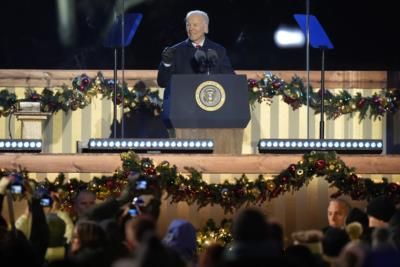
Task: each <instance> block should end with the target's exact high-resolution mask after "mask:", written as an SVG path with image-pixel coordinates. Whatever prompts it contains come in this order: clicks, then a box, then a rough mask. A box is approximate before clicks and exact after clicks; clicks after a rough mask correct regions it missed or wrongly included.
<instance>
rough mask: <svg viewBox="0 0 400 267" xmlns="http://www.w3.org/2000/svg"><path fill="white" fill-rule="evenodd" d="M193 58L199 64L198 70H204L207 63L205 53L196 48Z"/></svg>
mask: <svg viewBox="0 0 400 267" xmlns="http://www.w3.org/2000/svg"><path fill="white" fill-rule="evenodd" d="M194 59H195V60H196V62H197V63H198V64H199V70H200V72H205V67H206V63H207V56H206V53H205V52H204V51H203V50H201V49H196V52H195V53H194Z"/></svg>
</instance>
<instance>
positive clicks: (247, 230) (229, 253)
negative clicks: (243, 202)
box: [223, 208, 283, 267]
mask: <svg viewBox="0 0 400 267" xmlns="http://www.w3.org/2000/svg"><path fill="white" fill-rule="evenodd" d="M274 236H276V235H272V236H271V231H270V228H269V222H268V221H267V218H266V216H265V215H264V214H263V213H262V212H261V211H260V210H258V209H254V208H248V209H245V210H243V211H242V212H240V213H239V214H238V216H237V218H235V219H234V221H233V225H232V237H233V242H232V243H231V244H230V245H229V246H228V247H227V248H226V249H225V251H224V256H223V266H254V267H256V266H265V263H266V262H268V266H282V264H283V262H282V260H283V258H282V257H283V252H282V247H281V241H277V240H276V238H275V237H274Z"/></svg>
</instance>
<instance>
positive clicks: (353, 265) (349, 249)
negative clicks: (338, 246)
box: [335, 241, 370, 267]
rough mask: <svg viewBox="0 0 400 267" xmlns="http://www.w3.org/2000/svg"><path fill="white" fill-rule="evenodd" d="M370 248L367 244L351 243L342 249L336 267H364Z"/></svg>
mask: <svg viewBox="0 0 400 267" xmlns="http://www.w3.org/2000/svg"><path fill="white" fill-rule="evenodd" d="M369 251H370V246H369V245H368V244H367V243H365V242H359V241H350V242H349V243H347V245H346V246H344V248H343V249H342V251H341V252H340V254H339V257H338V258H337V260H336V262H335V266H336V267H362V266H363V265H364V263H365V257H366V255H367V254H368V253H369Z"/></svg>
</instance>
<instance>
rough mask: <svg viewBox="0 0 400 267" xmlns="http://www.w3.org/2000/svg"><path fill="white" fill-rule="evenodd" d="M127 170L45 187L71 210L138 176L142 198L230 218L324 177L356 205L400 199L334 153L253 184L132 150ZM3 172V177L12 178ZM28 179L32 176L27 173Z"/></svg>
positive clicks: (397, 189)
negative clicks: (80, 195)
mask: <svg viewBox="0 0 400 267" xmlns="http://www.w3.org/2000/svg"><path fill="white" fill-rule="evenodd" d="M121 159H122V167H121V168H119V169H117V170H116V171H115V173H114V175H113V176H111V177H106V176H103V177H101V178H98V177H94V178H93V179H92V180H91V181H89V182H83V181H79V180H77V179H70V180H69V181H67V182H65V179H64V176H63V175H62V174H60V175H59V176H58V177H57V179H55V181H54V182H50V181H49V180H47V179H46V180H45V181H44V182H40V183H41V184H42V185H43V186H44V187H45V188H47V189H48V190H49V191H54V192H58V193H59V195H60V199H61V201H62V205H63V206H64V207H66V208H68V207H70V206H71V200H72V199H73V197H74V196H75V194H76V193H77V192H78V191H79V190H82V189H87V190H91V191H93V192H95V193H96V194H97V196H98V198H99V199H105V198H107V197H110V196H112V195H114V196H116V195H119V193H120V192H121V190H122V189H123V188H124V187H125V186H126V184H127V177H128V175H129V174H132V173H133V174H135V175H139V176H140V177H142V178H145V179H147V180H148V184H149V187H148V189H147V190H145V191H140V192H138V193H139V194H154V193H155V192H158V193H159V192H165V193H166V199H169V200H170V202H171V203H178V202H186V203H188V204H189V205H192V204H196V205H198V208H199V209H200V208H202V207H205V206H208V205H219V206H221V207H222V208H223V209H224V211H225V213H228V212H233V211H234V210H236V209H238V208H240V207H242V206H244V205H261V204H262V203H264V202H265V201H269V200H271V199H273V198H276V197H278V196H280V195H283V194H285V193H287V192H291V193H294V192H295V191H298V190H299V189H301V188H302V187H303V186H304V185H308V183H309V182H310V181H311V179H312V178H314V177H324V179H325V180H326V181H327V182H328V183H329V185H330V186H331V187H336V188H337V189H338V191H337V192H336V193H334V194H333V197H338V196H339V195H341V194H345V195H349V196H351V198H352V199H355V200H369V199H371V198H374V197H376V196H379V195H387V196H389V197H392V198H393V199H394V201H395V202H398V201H399V200H400V185H398V184H397V183H393V182H390V183H389V182H388V180H387V179H386V178H382V182H379V183H376V182H374V181H373V180H371V179H369V178H361V177H358V176H357V174H356V173H355V171H354V169H353V168H350V167H348V166H346V165H345V163H344V162H343V161H342V160H341V159H340V158H338V157H337V155H336V153H335V152H315V151H312V152H309V153H306V154H304V155H303V159H302V160H300V161H299V162H298V163H297V164H294V163H293V164H290V165H289V166H288V168H286V169H285V170H283V171H281V173H280V174H278V175H276V176H274V177H272V179H267V178H265V177H264V176H263V175H259V176H258V178H257V179H255V180H252V181H250V180H249V179H248V178H247V176H246V175H245V174H243V175H242V176H241V177H239V178H235V181H234V182H229V181H224V182H223V183H218V184H217V183H207V182H205V181H204V180H203V179H202V174H201V173H200V172H198V171H196V170H195V169H193V168H186V172H187V173H188V174H187V175H183V174H182V173H180V172H178V170H177V167H176V166H170V164H169V162H167V161H164V162H161V163H160V164H159V165H155V164H154V162H153V161H152V160H151V159H149V158H142V159H140V158H139V157H138V156H137V154H135V153H134V152H132V151H130V152H127V153H122V154H121ZM8 173H9V172H6V171H2V172H0V175H5V174H8ZM24 177H27V174H26V173H25V174H24Z"/></svg>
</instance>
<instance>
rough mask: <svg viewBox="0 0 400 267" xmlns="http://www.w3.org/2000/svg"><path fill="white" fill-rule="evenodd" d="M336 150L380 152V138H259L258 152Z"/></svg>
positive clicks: (338, 151)
mask: <svg viewBox="0 0 400 267" xmlns="http://www.w3.org/2000/svg"><path fill="white" fill-rule="evenodd" d="M312 150H318V151H336V152H337V153H341V154H380V153H382V150H383V141H382V140H373V139H366V140H361V139H353V140H349V139H323V140H319V139H315V140H312V139H261V140H260V141H259V142H258V151H259V152H260V153H304V152H307V151H312Z"/></svg>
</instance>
